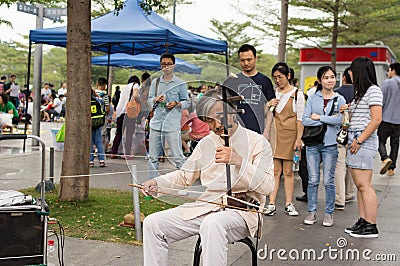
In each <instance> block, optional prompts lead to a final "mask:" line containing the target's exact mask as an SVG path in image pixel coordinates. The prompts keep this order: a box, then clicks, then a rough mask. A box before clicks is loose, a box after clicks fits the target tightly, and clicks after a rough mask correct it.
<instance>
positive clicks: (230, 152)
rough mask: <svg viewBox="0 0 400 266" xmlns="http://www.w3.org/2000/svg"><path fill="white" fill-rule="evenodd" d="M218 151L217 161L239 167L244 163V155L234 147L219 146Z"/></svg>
mask: <svg viewBox="0 0 400 266" xmlns="http://www.w3.org/2000/svg"><path fill="white" fill-rule="evenodd" d="M216 151H217V152H216V154H215V162H216V163H225V164H233V165H236V166H238V167H240V166H241V165H242V159H243V158H242V156H240V155H239V154H238V153H237V152H236V151H235V150H234V149H233V148H232V147H225V146H219V147H217V149H216Z"/></svg>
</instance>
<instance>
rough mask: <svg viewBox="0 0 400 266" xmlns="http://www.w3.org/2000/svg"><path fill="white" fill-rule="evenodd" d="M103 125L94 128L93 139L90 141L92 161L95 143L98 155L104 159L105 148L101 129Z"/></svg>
mask: <svg viewBox="0 0 400 266" xmlns="http://www.w3.org/2000/svg"><path fill="white" fill-rule="evenodd" d="M102 129H103V127H99V128H97V129H92V141H91V143H90V161H91V162H93V160H94V154H93V144H94V145H96V148H97V157H98V159H99V161H104V158H105V155H104V149H103V136H102V135H101V130H102Z"/></svg>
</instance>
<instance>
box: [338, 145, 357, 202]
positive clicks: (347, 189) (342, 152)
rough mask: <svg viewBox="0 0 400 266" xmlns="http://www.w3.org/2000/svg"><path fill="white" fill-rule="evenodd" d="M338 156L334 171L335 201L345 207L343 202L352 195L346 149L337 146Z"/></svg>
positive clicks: (352, 188)
mask: <svg viewBox="0 0 400 266" xmlns="http://www.w3.org/2000/svg"><path fill="white" fill-rule="evenodd" d="M338 150H339V155H338V161H337V163H336V170H335V186H336V201H335V203H336V204H338V205H343V206H344V205H345V200H346V199H348V198H350V197H351V196H353V195H354V182H353V179H352V177H351V174H350V171H349V170H348V168H347V166H346V147H344V146H343V145H338Z"/></svg>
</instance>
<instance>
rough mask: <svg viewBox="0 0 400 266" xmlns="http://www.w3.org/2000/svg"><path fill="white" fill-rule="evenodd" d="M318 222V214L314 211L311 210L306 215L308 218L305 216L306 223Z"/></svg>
mask: <svg viewBox="0 0 400 266" xmlns="http://www.w3.org/2000/svg"><path fill="white" fill-rule="evenodd" d="M316 222H317V215H316V214H315V213H313V212H309V213H308V214H307V216H306V218H304V224H309V225H312V224H315V223H316Z"/></svg>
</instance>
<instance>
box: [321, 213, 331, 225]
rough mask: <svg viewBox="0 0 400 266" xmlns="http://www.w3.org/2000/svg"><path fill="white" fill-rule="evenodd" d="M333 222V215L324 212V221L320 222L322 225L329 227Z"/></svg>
mask: <svg viewBox="0 0 400 266" xmlns="http://www.w3.org/2000/svg"><path fill="white" fill-rule="evenodd" d="M333 224H334V222H333V215H332V214H327V213H325V217H324V221H323V222H322V225H323V226H327V227H330V226H332V225H333Z"/></svg>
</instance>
